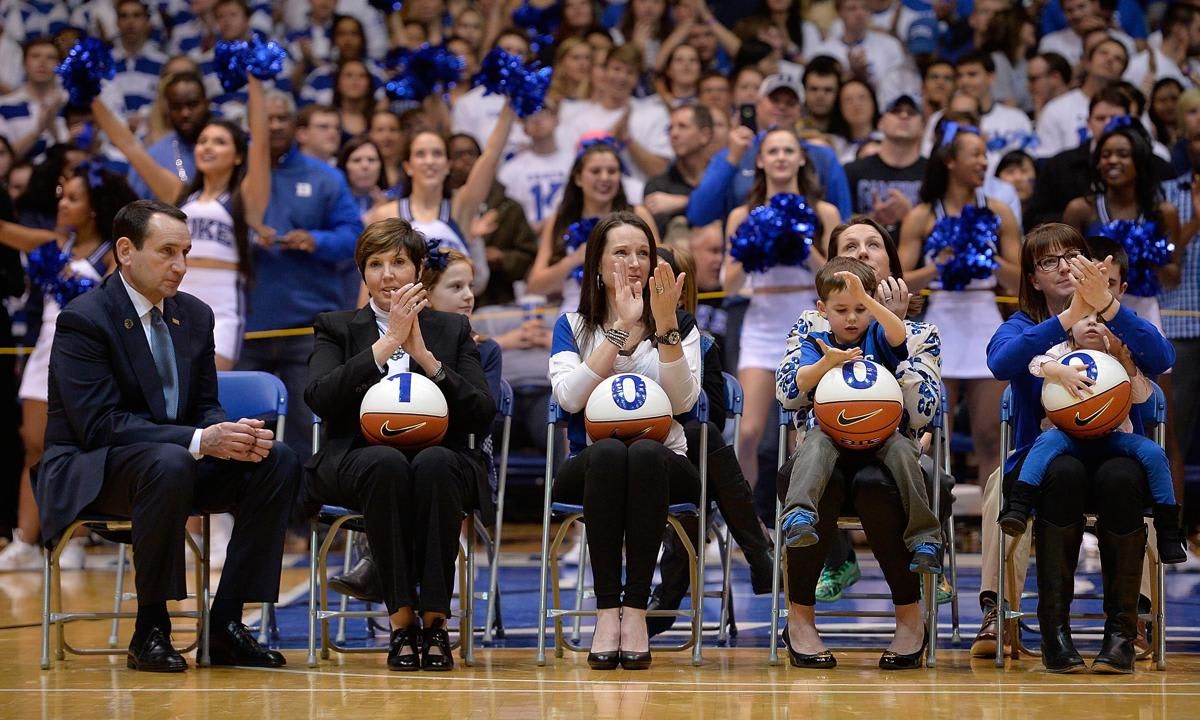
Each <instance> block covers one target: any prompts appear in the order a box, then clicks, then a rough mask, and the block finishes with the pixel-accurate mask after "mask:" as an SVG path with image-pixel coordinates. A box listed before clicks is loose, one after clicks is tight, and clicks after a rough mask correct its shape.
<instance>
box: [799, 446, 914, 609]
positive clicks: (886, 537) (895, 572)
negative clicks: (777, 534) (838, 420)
mask: <svg viewBox="0 0 1200 720" xmlns="http://www.w3.org/2000/svg"><path fill="white" fill-rule="evenodd" d="M793 461H794V459H793V460H789V461H788V462H786V463H784V465H783V468H782V469H781V470H780V471H779V474H778V478H779V481H778V482H779V493H780V498H781V499H782V498H783V497H786V496H787V486H788V483H789V481H790V480H791V474H792V473H791V465H792V462H793ZM817 515H818V517H819V520H818V521H817V535H819V536H820V538H821V539H820V540H819V541H818V542H817V543H816V544H815V545H810V546H808V547H803V548H788V549H787V559H788V564H787V568H788V576H787V585H788V600H790V601H791V602H794V603H796V604H798V605H815V604H816V589H817V579H818V578H820V576H821V569H822V568H823V567H824V566H825V558H826V557H827V556H828V555H829V547H830V544H831V543H832V542H833V540H834V538H835V536H836V535H837V533H838V529H837V519H838V516H839V515H856V516H857V517H858V518H859V520H860V521H861V522H862V526H863V532H865V533H866V534H867V542H869V543H870V545H871V552H872V553H873V554H874V555H875V559H876V560H878V561H879V568H880V569H881V570H882V571H883V577H884V580H886V581H887V584H888V587H889V588H890V589H891V591H892V603H893V604H894V605H908V604H911V603H915V602H917V601H918V600H919V599H920V597H921V587H920V582H919V581H920V578H919V577H918V576H917V574H916V573H914V572H912V571H911V570H909V569H908V565H909V563H910V562H911V561H912V553H911V552H909V551H908V549H907V548H906V547H905V546H904V529H905V527H906V526H907V525H908V516H907V515H906V514H905V512H904V506H903V504H902V503H901V502H900V493H899V491H898V490H897V489H896V484H895V482H894V481H893V480H892V478H891V476H890V475H888V473H887V470H886V469H885V468H883V466H882V465H879V464H878V463H877V462H875V461H874V459H873V458H872V457H864V458H858V457H855V456H853V454H851V453H846V454H844V455H843V457H842V459H841V460H840V461H838V464H837V467H835V468H834V471H833V475H831V476H830V478H829V485H828V486H826V488H825V494H824V495H822V496H821V502H820V503H819V504H818V505H817Z"/></svg>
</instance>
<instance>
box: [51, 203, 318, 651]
mask: <svg viewBox="0 0 1200 720" xmlns="http://www.w3.org/2000/svg"><path fill="white" fill-rule="evenodd" d="M186 219H187V218H186V217H185V216H184V214H183V213H182V212H180V211H179V210H177V209H176V208H174V207H171V206H168V205H164V204H162V203H158V202H153V201H149V200H139V201H137V202H134V203H130V204H129V205H127V206H126V207H124V208H123V209H122V210H121V211H120V212H119V213H117V217H116V219H115V221H114V222H113V235H114V236H115V237H117V241H116V244H115V247H114V252H115V253H116V258H117V263H118V265H119V267H120V269H119V271H118V272H116V273H113V274H112V275H110V276H109V277H108V278H106V279H105V280H104V282H103V284H102V285H101V286H100V288H98V289H97V290H95V291H93V292H89V293H86V294H84V295H82V296H80V297H79V298H77V299H76V300H75V301H73V302H71V303H70V304H69V305H67V307H66V308H64V309H63V311H62V314H61V315H59V317H58V329H57V332H56V333H55V336H54V349H53V350H52V351H51V355H50V392H49V417H48V421H47V425H46V451H45V454H44V455H43V456H42V461H41V465H40V468H39V472H38V473H37V482H36V485H35V489H34V492H35V495H36V497H37V501H38V507H39V509H40V512H41V519H42V532H43V536H44V537H46V538H48V539H50V540H53V539H55V538H57V537H58V536H59V535H61V534H62V532H63V531H64V530H65V529H66V527H67V526H68V525H69V524H70V523H71V522H73V521H74V520H75V518H76V517H78V516H79V515H80V513H82V512H91V513H102V514H106V515H116V516H119V517H128V518H131V519H132V521H133V550H134V556H135V557H136V562H137V575H136V584H137V593H138V615H137V622H136V627H135V629H134V635H133V641H132V642H131V643H130V646H129V654H128V660H127V664H128V666H129V667H130V668H133V669H135V670H148V671H154V672H180V671H183V670H185V669H186V668H187V662H186V661H185V660H184V659H183V657H182V656H180V655H179V653H178V652H176V650H175V649H174V647H172V645H171V643H170V635H171V621H170V618H169V617H168V615H167V605H166V603H167V601H168V600H180V599H183V598H184V597H185V596H186V586H185V580H184V578H185V566H184V545H183V541H184V532H185V528H184V525H185V523H186V521H187V518H188V515H189V514H190V513H191V512H192V511H194V510H200V511H205V512H232V513H233V514H234V517H235V518H237V521H236V524H235V526H234V529H233V537H232V538H231V540H230V542H229V549H228V554H227V557H226V560H225V567H224V571H223V573H222V577H221V583H220V586H219V587H218V589H217V594H216V599H215V601H214V602H213V605H212V611H211V619H210V628H211V630H210V634H209V636H210V652H211V659H212V663H213V664H214V665H253V666H259V667H278V666H281V665H283V664H284V659H283V656H282V655H280V654H279V653H277V652H274V651H271V650H267V649H266V648H263V647H262V646H261V645H259V644H258V642H257V641H256V640H255V639H254V637H253V636H252V635H251V634H250V633H249V632H248V631H247V630H246V627H245V626H244V625H242V622H241V618H242V604H243V603H244V602H256V603H257V602H272V601H274V600H276V599H277V597H278V593H279V573H280V564H281V561H282V555H283V533H284V528H285V526H286V523H287V519H288V515H289V512H290V509H291V507H292V503H293V502H294V499H295V493H296V487H297V484H298V481H299V463H298V461H297V460H296V457H295V455H294V454H293V453H292V452H291V451H290V450H289V449H288V448H287V447H284V446H282V445H275V444H274V442H273V437H274V436H273V434H272V432H271V431H270V430H268V429H266V428H265V427H264V425H263V422H262V421H261V420H247V419H242V420H238V421H237V422H228V421H227V420H226V418H225V413H224V411H223V410H222V409H221V406H220V404H219V403H218V401H217V372H216V367H215V365H214V361H213V357H214V344H213V313H212V310H210V309H209V308H208V306H207V305H205V304H204V303H202V302H201V301H200V300H198V299H196V298H195V297H193V296H191V295H187V294H185V293H178V288H179V284H180V282H181V281H182V280H183V276H184V274H185V273H186V272H187V261H186V255H187V252H188V250H189V249H190V248H191V244H192V242H191V237H190V235H189V233H188V228H187V225H186Z"/></svg>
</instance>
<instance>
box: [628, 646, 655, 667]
mask: <svg viewBox="0 0 1200 720" xmlns="http://www.w3.org/2000/svg"><path fill="white" fill-rule="evenodd" d="M620 655H621V667H622V668H624V669H626V670H647V669H649V667H650V662H651V661H652V660H653V659H654V658H652V657H651V656H650V651H649V650H646V651H645V652H634V651H633V650H622V651H621V653H620Z"/></svg>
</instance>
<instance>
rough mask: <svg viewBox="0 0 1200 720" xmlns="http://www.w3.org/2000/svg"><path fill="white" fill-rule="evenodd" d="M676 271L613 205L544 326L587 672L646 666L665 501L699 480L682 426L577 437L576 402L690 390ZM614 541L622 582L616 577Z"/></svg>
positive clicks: (690, 364)
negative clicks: (616, 393) (577, 551)
mask: <svg viewBox="0 0 1200 720" xmlns="http://www.w3.org/2000/svg"><path fill="white" fill-rule="evenodd" d="M682 288H683V275H679V276H678V277H676V276H675V275H674V274H672V272H671V269H670V266H669V265H667V263H665V262H663V261H661V260H657V255H656V248H655V243H654V235H653V233H652V232H651V230H650V227H649V226H648V225H646V223H645V222H644V221H643V220H642V219H641V218H640V217H638V216H637V215H636V214H634V213H632V212H616V213H611V214H609V215H607V216H605V217H604V218H602V219H601V220H600V222H599V223H597V224H596V228H595V230H593V231H592V234H591V236H590V237H589V239H588V243H587V255H586V256H585V258H584V264H583V292H582V295H581V297H580V301H579V312H577V313H566V314H564V315H562V316H561V317H559V319H558V323H557V324H556V325H555V327H554V340H553V344H552V353H551V357H550V382H551V385H552V386H553V392H554V399H555V400H556V401H557V402H558V404H559V406H560V407H562V409H563V410H565V411H567V412H569V413H572V415H573V416H572V418H571V421H570V423H569V426H568V435H569V437H570V441H571V455H572V456H571V458H570V459H568V460H567V461H566V463H564V464H563V466H562V468H561V469H559V471H558V476H557V477H556V478H555V481H554V499H555V500H556V501H558V502H569V503H582V504H583V511H584V515H585V516H586V517H587V520H588V534H587V540H588V551H589V552H590V553H591V556H592V578H593V584H594V587H595V590H596V608H597V614H596V632H595V634H594V636H593V638H592V648H591V652H590V653H588V664H589V665H590V666H591V667H592V668H593V669H597V670H612V669H614V668H616V667H617V665H621V666H622V667H624V668H625V669H627V670H640V669H644V668H647V667H649V665H650V649H649V648H650V645H649V642H650V641H649V638H648V636H647V633H646V605H647V603H648V601H649V598H650V582H651V578H652V576H653V574H654V565H655V562H656V559H657V557H658V550H659V546H660V544H661V542H662V535H663V526H664V525H665V524H666V521H667V507H668V505H669V504H670V503H679V502H697V501H698V499H699V496H700V478H699V475H698V473H697V471H696V468H695V466H694V465H692V464H691V463H690V462H688V459H687V440H686V439H685V437H684V434H683V426H682V425H680V424H679V423H678V422H672V423H671V431H670V433H669V434H668V435H667V439H666V441H665V442H663V443H659V442H655V441H653V440H638V441H636V442H634V443H633V444H632V445H629V446H628V447H627V446H626V445H625V443H624V442H622V441H621V440H617V439H611V438H610V439H604V440H600V441H598V442H596V443H594V444H592V445H587V435H586V432H585V431H584V425H583V410H584V406H585V405H586V404H587V400H588V397H589V396H590V395H591V393H592V390H594V389H595V388H596V386H597V385H599V384H600V383H601V382H602V381H603V380H604V379H605V378H607V377H610V376H612V375H615V374H621V373H637V374H640V375H645V376H647V377H649V378H652V379H653V380H655V381H656V382H658V384H659V385H661V386H662V388H663V390H665V391H666V394H667V397H669V398H670V400H671V410H672V413H673V414H675V415H679V414H682V413H685V412H687V411H689V410H690V409H691V408H692V406H693V405H694V404H695V403H696V399H697V398H698V397H699V395H700V332H699V330H697V329H696V323H695V320H694V319H693V318H692V316H691V315H688V314H687V313H685V312H683V311H677V310H676V307H677V306H678V301H679V293H680V291H681V289H682ZM622 547H624V556H625V558H624V559H625V581H624V583H622V582H621V560H622V558H621V555H622V552H621V551H622Z"/></svg>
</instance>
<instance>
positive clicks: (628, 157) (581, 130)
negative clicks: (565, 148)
mask: <svg viewBox="0 0 1200 720" xmlns="http://www.w3.org/2000/svg"><path fill="white" fill-rule="evenodd" d="M641 66H642V53H641V51H640V50H638V49H637V48H636V47H634V46H633V45H629V44H626V45H622V46H621V47H619V48H616V49H614V50H613V51H612V52H610V53H609V54H608V57H607V58H606V59H605V62H604V67H603V77H604V80H605V82H602V83H598V84H597V85H596V87H595V88H594V89H593V93H592V99H591V100H587V101H583V102H578V101H573V102H564V103H563V104H562V106H561V107H560V108H559V120H560V122H561V123H562V131H561V132H562V135H561V138H562V139H563V141H564V142H566V143H568V144H569V146H570V147H572V148H574V147H575V146H576V145H577V144H578V142H579V140H580V139H581V138H582V137H583V136H584V135H586V134H587V133H588V132H589V131H593V130H600V131H605V132H609V133H611V134H612V136H613V137H615V138H616V139H617V140H618V141H619V142H620V143H621V144H622V145H623V149H622V150H621V162H622V166H623V167H622V170H623V172H624V173H625V174H626V175H627V178H628V182H627V183H625V188H626V194H627V195H628V197H627V199H628V200H629V202H630V204H635V205H636V204H640V203H641V202H642V191H643V188H644V187H645V184H646V180H648V179H649V178H651V177H653V176H655V175H660V174H662V173H663V172H665V171H666V169H667V166H668V165H669V164H670V162H671V159H672V158H673V157H674V153H672V151H671V140H670V136H669V131H668V129H669V127H670V124H671V117H670V115H669V113H668V111H667V106H666V105H664V104H663V102H662V101H661V100H660V99H658V98H656V97H649V98H644V99H636V98H634V97H633V91H634V88H636V87H637V82H638V74H637V72H638V68H640V67H641Z"/></svg>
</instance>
